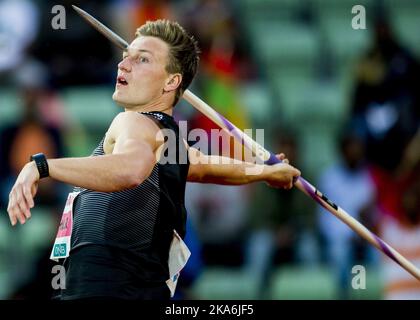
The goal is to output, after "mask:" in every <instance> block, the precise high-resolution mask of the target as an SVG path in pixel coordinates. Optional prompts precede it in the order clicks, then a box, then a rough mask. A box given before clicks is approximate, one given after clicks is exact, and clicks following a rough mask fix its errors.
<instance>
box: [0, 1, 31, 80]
mask: <svg viewBox="0 0 420 320" xmlns="http://www.w3.org/2000/svg"><path fill="white" fill-rule="evenodd" d="M38 29H39V12H38V9H37V7H36V6H35V5H34V4H33V3H32V1H27V0H0V84H2V83H3V84H4V83H10V79H11V75H12V72H13V70H14V68H17V67H18V66H19V64H20V63H21V62H22V61H24V60H25V56H26V51H27V49H28V47H29V46H30V45H31V43H32V42H33V41H34V39H35V37H36V36H37V33H38ZM6 72H10V75H9V76H6V75H5V73H6Z"/></svg>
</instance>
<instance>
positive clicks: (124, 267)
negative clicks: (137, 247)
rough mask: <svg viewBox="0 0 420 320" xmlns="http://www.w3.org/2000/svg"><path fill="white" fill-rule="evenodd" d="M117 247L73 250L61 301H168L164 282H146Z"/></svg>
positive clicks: (67, 265) (68, 261) (92, 247)
mask: <svg viewBox="0 0 420 320" xmlns="http://www.w3.org/2000/svg"><path fill="white" fill-rule="evenodd" d="M127 259H128V258H127V254H126V253H124V252H122V251H121V250H119V249H116V248H110V247H106V246H100V245H85V246H81V247H79V248H77V249H75V250H73V251H72V252H71V254H70V257H69V258H67V259H66V260H65V262H64V267H65V269H66V288H65V289H62V290H61V295H59V297H58V298H59V299H61V300H76V299H77V300H78V299H89V300H91V299H124V300H169V299H170V291H169V288H168V286H167V285H166V283H165V281H163V280H158V279H157V280H156V281H145V280H144V277H143V278H142V276H144V274H142V273H144V272H142V271H140V270H141V269H140V268H138V266H136V267H134V265H135V263H138V262H137V261H135V262H133V263H131V262H128V260H127ZM161 278H162V277H161ZM162 279H163V278H162Z"/></svg>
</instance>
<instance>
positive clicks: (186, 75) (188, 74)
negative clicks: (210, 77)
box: [136, 20, 200, 106]
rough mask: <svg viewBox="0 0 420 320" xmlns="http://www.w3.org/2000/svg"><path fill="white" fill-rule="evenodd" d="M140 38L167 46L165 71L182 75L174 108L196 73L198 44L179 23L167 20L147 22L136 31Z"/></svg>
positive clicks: (198, 52)
mask: <svg viewBox="0 0 420 320" xmlns="http://www.w3.org/2000/svg"><path fill="white" fill-rule="evenodd" d="M140 36H151V37H156V38H159V39H161V40H163V41H164V42H166V43H167V44H168V46H169V62H168V64H167V66H166V71H167V72H168V73H171V74H174V73H180V74H181V75H182V82H181V85H180V86H179V87H178V88H177V91H176V93H175V100H174V103H173V106H175V105H176V104H177V103H178V101H179V98H180V97H181V95H182V94H183V93H184V91H185V90H186V89H187V88H188V86H189V85H190V84H191V82H192V80H193V78H194V76H195V74H196V73H197V69H198V63H199V60H200V58H199V54H200V49H199V48H198V43H197V41H196V40H195V39H194V37H193V36H191V35H189V34H188V33H187V32H186V31H185V29H184V28H183V27H181V25H179V23H177V22H175V21H169V20H155V21H147V22H146V23H145V24H144V25H142V26H141V27H139V28H138V29H137V30H136V37H140Z"/></svg>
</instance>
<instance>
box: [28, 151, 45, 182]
mask: <svg viewBox="0 0 420 320" xmlns="http://www.w3.org/2000/svg"><path fill="white" fill-rule="evenodd" d="M30 161H35V164H36V167H37V168H38V172H39V178H40V179H42V178H46V177H49V176H50V171H49V169H48V162H47V158H46V157H45V155H44V154H43V153H37V154H33V155H32V156H31V158H30Z"/></svg>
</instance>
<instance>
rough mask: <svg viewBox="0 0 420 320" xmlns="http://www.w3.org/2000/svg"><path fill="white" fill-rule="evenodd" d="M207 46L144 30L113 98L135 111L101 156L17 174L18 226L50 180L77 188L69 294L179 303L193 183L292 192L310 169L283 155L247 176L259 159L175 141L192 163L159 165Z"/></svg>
mask: <svg viewBox="0 0 420 320" xmlns="http://www.w3.org/2000/svg"><path fill="white" fill-rule="evenodd" d="M198 52H199V51H198V47H197V43H196V41H195V40H194V39H193V38H192V37H191V36H190V35H188V34H187V33H186V32H185V30H184V29H183V28H182V27H181V26H180V25H179V24H178V23H176V22H171V21H167V20H157V21H153V22H150V21H149V22H147V23H146V24H144V25H143V26H141V27H140V28H139V29H138V30H137V32H136V38H135V39H134V41H133V42H132V43H131V44H130V46H129V47H128V49H127V50H126V51H125V52H124V56H123V59H122V61H121V62H120V63H119V65H118V77H117V80H116V86H115V92H114V94H113V99H114V100H115V101H116V103H117V104H119V105H120V106H122V107H123V108H124V110H125V111H124V112H121V113H119V114H118V115H117V116H116V117H115V118H114V119H113V121H112V123H111V125H110V127H109V128H108V130H107V132H106V134H105V136H104V138H103V139H102V141H101V142H100V144H99V145H98V147H97V148H96V149H95V150H94V152H93V154H92V155H91V156H90V157H81V158H60V159H46V158H45V156H44V155H42V154H37V155H33V156H32V157H31V160H32V161H29V162H28V163H27V164H26V165H25V167H24V168H23V169H22V171H21V172H20V174H19V176H18V177H17V180H16V183H15V184H14V186H13V188H12V190H11V192H10V195H9V205H8V209H7V211H8V213H9V217H10V221H11V224H12V225H13V226H14V225H16V224H17V222H18V221H19V222H20V223H21V224H24V223H25V221H26V220H27V219H29V218H30V217H31V212H30V209H31V208H33V206H34V200H33V198H34V196H35V194H36V192H37V187H38V183H39V180H40V179H42V178H43V177H47V176H49V177H51V178H53V179H56V180H58V181H61V182H64V183H67V184H70V185H72V186H75V188H74V192H75V197H74V198H73V200H72V201H73V202H72V205H71V206H70V207H72V216H73V219H74V220H73V228H72V230H71V251H70V255H69V256H68V257H67V258H66V259H65V261H64V266H65V268H66V289H63V290H62V291H61V299H131V300H135V299H169V297H170V290H169V288H168V285H167V283H166V281H167V280H168V279H169V267H168V256H169V250H170V247H171V242H172V240H173V237H174V230H175V231H176V232H177V233H178V234H179V236H180V237H181V238H183V237H184V236H185V221H186V210H185V207H184V192H185V184H186V181H190V182H201V183H217V184H228V185H239V184H246V183H250V182H255V181H265V182H266V183H268V184H269V185H271V186H273V187H277V188H286V189H289V188H291V187H292V185H293V179H294V178H296V177H298V176H299V175H300V172H299V170H297V169H295V168H294V167H292V166H290V165H289V164H288V163H287V159H285V156H284V155H283V154H281V155H278V157H279V159H281V160H285V161H284V162H283V163H282V164H278V165H274V166H264V167H263V170H262V172H261V173H260V174H258V175H247V174H246V171H245V169H246V168H247V167H249V165H250V164H249V163H246V162H243V163H240V164H236V163H231V164H221V163H222V161H221V157H220V159H214V157H218V156H215V155H212V156H207V155H204V154H202V153H201V152H200V151H198V150H197V149H194V148H192V147H188V145H186V144H182V143H181V144H178V143H177V144H176V146H172V147H174V148H176V153H177V154H178V155H179V154H181V153H183V152H185V154H187V155H188V157H187V158H188V161H185V162H182V163H181V162H180V161H179V162H178V163H174V164H161V163H159V159H161V150H162V148H161V147H162V145H163V143H164V142H163V139H162V137H161V135H162V129H170V130H173V132H174V133H175V135H176V137H177V138H178V139H182V138H180V137H179V130H178V126H177V124H176V122H175V121H174V119H173V117H172V116H171V115H172V112H173V108H174V106H175V105H176V103H177V102H178V100H179V98H180V97H181V95H182V94H183V92H184V91H185V90H186V89H187V88H188V86H189V85H190V83H191V81H192V80H193V77H194V76H195V74H196V71H197V68H198V62H199V57H198ZM159 137H160V138H159ZM169 147H171V146H169ZM210 157H212V161H210ZM177 159H178V158H177ZM214 160H216V161H214ZM214 163H217V164H214ZM62 227H63V228H65V227H67V226H62V225H60V229H61V228H62Z"/></svg>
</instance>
